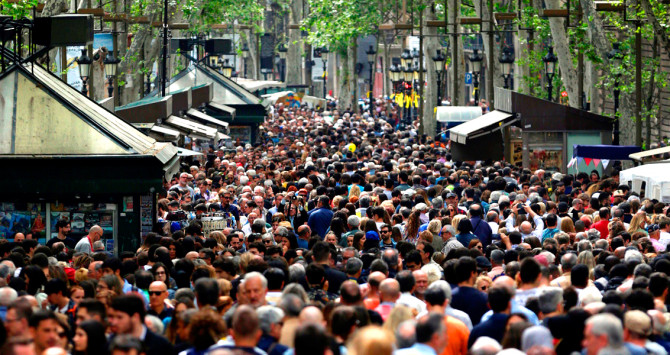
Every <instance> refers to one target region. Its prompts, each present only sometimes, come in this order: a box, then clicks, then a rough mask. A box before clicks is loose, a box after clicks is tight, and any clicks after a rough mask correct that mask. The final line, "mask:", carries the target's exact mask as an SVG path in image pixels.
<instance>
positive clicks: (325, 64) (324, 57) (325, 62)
mask: <svg viewBox="0 0 670 355" xmlns="http://www.w3.org/2000/svg"><path fill="white" fill-rule="evenodd" d="M320 52H321V60H323V98H324V99H325V98H326V96H328V95H327V92H326V80H328V75H327V69H328V53H329V51H328V47H326V46H323V47H321V50H320ZM324 54H325V55H324Z"/></svg>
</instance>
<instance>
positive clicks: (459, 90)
mask: <svg viewBox="0 0 670 355" xmlns="http://www.w3.org/2000/svg"><path fill="white" fill-rule="evenodd" d="M452 4H455V6H451V5H452ZM449 5H450V6H448V8H447V10H448V13H447V15H448V17H449V22H450V23H452V25H451V28H450V31H451V32H452V33H458V32H461V26H460V25H458V23H457V22H458V18H459V17H460V12H458V11H456V9H460V7H461V0H450V1H449ZM456 37H457V40H456V43H453V37H450V39H451V42H452V43H451V48H452V50H451V51H450V52H451V53H450V56H451V65H450V66H449V82H450V83H451V88H450V89H451V90H450V92H449V93H450V95H451V105H452V106H464V105H465V96H464V93H465V90H464V89H463V88H464V83H465V56H464V53H463V37H462V36H461V35H457V36H456ZM454 46H456V52H457V53H456V58H454V56H453V48H454ZM454 67H457V68H458V75H456V76H454Z"/></svg>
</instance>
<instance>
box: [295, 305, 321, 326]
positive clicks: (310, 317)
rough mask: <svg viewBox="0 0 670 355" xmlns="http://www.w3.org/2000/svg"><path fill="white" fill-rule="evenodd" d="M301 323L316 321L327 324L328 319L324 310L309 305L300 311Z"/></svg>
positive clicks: (316, 322) (315, 322)
mask: <svg viewBox="0 0 670 355" xmlns="http://www.w3.org/2000/svg"><path fill="white" fill-rule="evenodd" d="M298 319H299V320H300V324H305V323H314V324H320V325H322V326H324V327H325V326H326V320H325V319H324V318H323V312H321V310H320V309H318V308H316V307H314V306H307V307H305V308H303V309H302V311H300V315H299V316H298Z"/></svg>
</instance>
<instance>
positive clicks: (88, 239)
mask: <svg viewBox="0 0 670 355" xmlns="http://www.w3.org/2000/svg"><path fill="white" fill-rule="evenodd" d="M102 234H103V230H102V228H101V227H100V226H98V225H94V226H92V227H91V229H89V231H88V235H87V236H85V237H82V238H81V239H79V242H77V245H75V247H74V250H75V251H77V252H80V253H87V254H92V253H93V243H95V242H97V241H98V240H100V239H101V238H102Z"/></svg>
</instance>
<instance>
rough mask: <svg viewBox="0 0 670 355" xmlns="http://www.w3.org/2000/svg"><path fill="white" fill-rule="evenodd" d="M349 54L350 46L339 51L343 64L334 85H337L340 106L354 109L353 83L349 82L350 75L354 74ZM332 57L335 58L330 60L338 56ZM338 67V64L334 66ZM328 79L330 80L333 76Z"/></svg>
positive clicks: (344, 108)
mask: <svg viewBox="0 0 670 355" xmlns="http://www.w3.org/2000/svg"><path fill="white" fill-rule="evenodd" d="M349 55H350V53H349V48H348V47H347V49H345V50H344V51H343V52H338V53H337V56H338V57H339V60H340V63H341V64H342V65H340V67H339V70H337V82H333V87H337V94H336V96H337V98H338V104H339V105H338V106H339V107H340V109H342V110H347V109H353V102H352V100H351V84H350V82H349V81H350V80H351V79H350V77H351V76H352V75H351V71H350V68H349ZM332 57H333V58H332V59H331V60H329V62H331V61H332V60H335V58H334V57H336V55H333V56H332ZM329 64H330V63H329ZM333 64H334V63H333ZM336 67H337V66H333V68H336ZM335 70H336V69H333V74H334V72H335ZM329 76H330V75H329ZM333 77H334V75H333ZM328 79H329V81H330V79H331V78H328ZM326 94H327V93H326Z"/></svg>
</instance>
